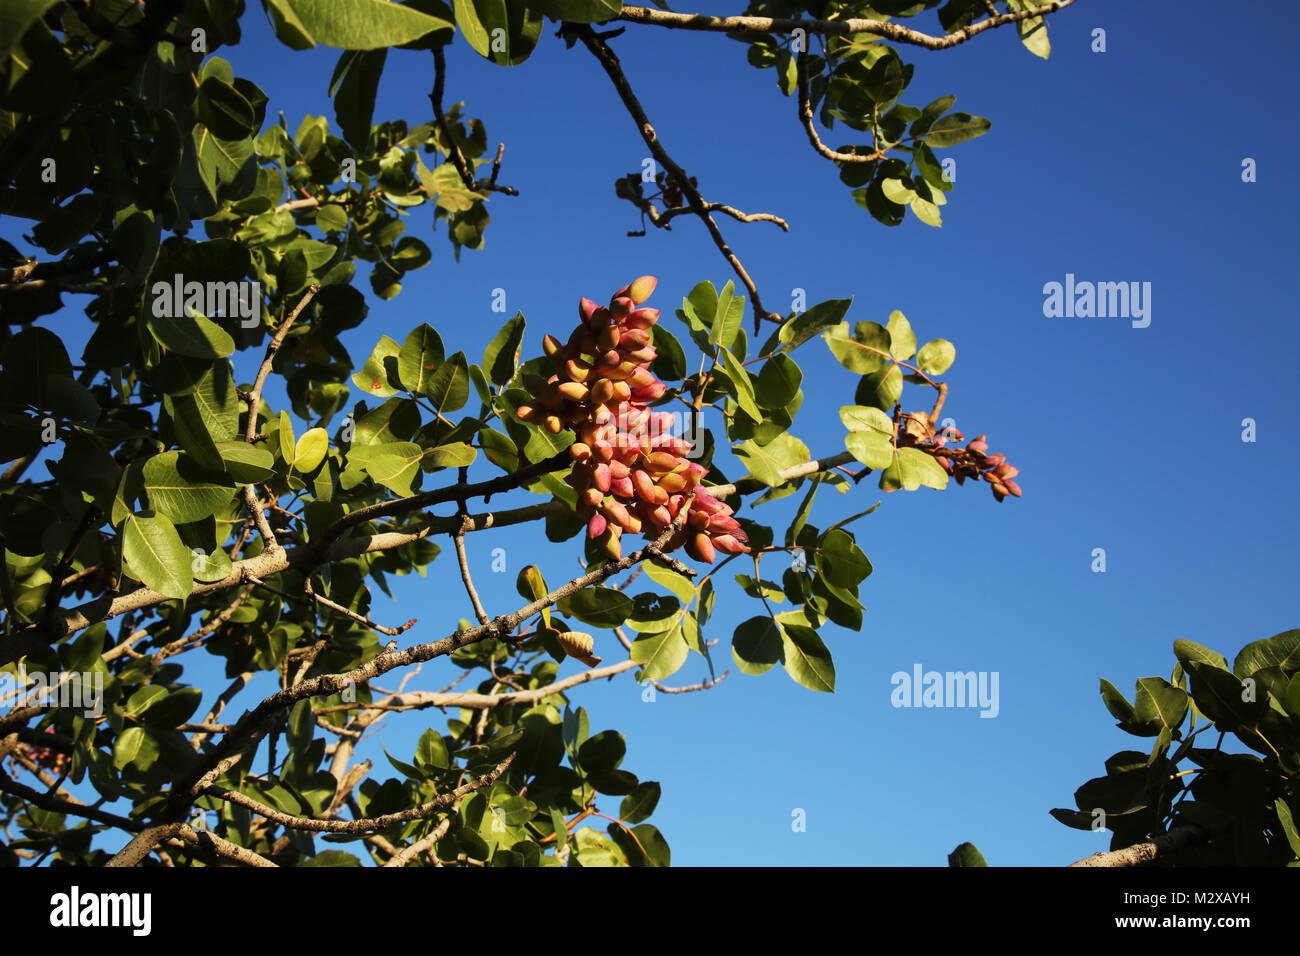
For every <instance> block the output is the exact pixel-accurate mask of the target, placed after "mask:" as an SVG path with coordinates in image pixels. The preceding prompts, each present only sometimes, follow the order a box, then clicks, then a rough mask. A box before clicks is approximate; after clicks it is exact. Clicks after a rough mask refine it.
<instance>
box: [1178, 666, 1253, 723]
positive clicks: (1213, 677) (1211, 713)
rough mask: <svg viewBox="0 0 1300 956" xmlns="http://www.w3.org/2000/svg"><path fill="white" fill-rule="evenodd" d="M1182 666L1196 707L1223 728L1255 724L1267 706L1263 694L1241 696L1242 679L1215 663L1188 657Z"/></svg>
mask: <svg viewBox="0 0 1300 956" xmlns="http://www.w3.org/2000/svg"><path fill="white" fill-rule="evenodd" d="M1185 667H1186V669H1187V676H1188V678H1189V680H1190V682H1191V691H1192V699H1193V700H1195V701H1196V706H1197V708H1198V709H1199V710H1200V711H1201V713H1203V714H1205V716H1206V717H1208V718H1210V720H1212V721H1214V722H1215V723H1216V724H1218V725H1219V726H1220V727H1221V728H1223V729H1225V730H1233V731H1240V730H1250V729H1252V728H1254V727H1255V725H1256V724H1257V723H1258V721H1259V719H1260V717H1261V716H1262V715H1263V713H1264V711H1265V710H1266V709H1267V708H1268V702H1267V699H1266V698H1257V699H1255V700H1252V701H1247V700H1242V697H1243V691H1244V688H1243V687H1242V684H1241V681H1240V680H1239V679H1238V678H1237V677H1235V676H1234V675H1233V674H1231V673H1230V672H1228V671H1226V670H1223V669H1222V668H1219V667H1218V666H1216V665H1214V664H1208V663H1205V662H1200V661H1188V662H1187V663H1186V664H1185Z"/></svg>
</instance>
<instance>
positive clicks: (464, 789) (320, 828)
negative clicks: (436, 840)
mask: <svg viewBox="0 0 1300 956" xmlns="http://www.w3.org/2000/svg"><path fill="white" fill-rule="evenodd" d="M514 759H515V755H514V754H511V755H510V756H508V757H506V759H505V760H503V761H501V762H500V763H499V764H497V765H496V766H495V767H494V768H493V769H492V770H490V771H488V772H487V773H485V774H484V775H483V776H481V777H479V778H477V779H475V780H471V781H470V782H469V783H467V784H464V785H462V786H459V787H457V788H456V789H455V790H449V791H447V792H446V793H443V794H439V795H438V796H436V797H434V798H433V799H432V800H430V801H429V802H428V803H423V804H421V805H420V806H418V807H413V808H411V809H410V810H402V811H401V812H399V813H386V814H384V815H383V816H378V817H362V818H361V819H359V820H314V819H312V818H310V817H295V816H291V815H289V814H287V813H282V812H281V811H279V810H276V809H274V808H272V807H268V806H266V804H264V803H259V802H258V801H256V800H254V799H253V798H252V797H248V796H245V795H244V794H242V793H239V792H238V791H235V790H227V789H226V788H225V787H207V788H206V789H205V790H204V791H203V794H204V795H205V796H209V797H217V798H219V799H221V800H225V801H226V802H228V803H233V804H236V805H237V806H241V807H244V808H245V809H247V810H252V811H253V812H254V813H256V814H258V815H259V816H262V817H265V818H266V819H268V820H270V821H272V822H273V823H278V824H280V825H281V826H284V827H289V828H290V829H294V830H307V831H310V832H313V833H369V832H372V831H374V830H386V829H388V828H389V827H391V826H397V825H398V824H402V823H409V822H411V821H412V820H417V819H419V818H420V817H427V816H428V815H429V814H431V813H437V812H438V811H439V810H445V809H447V808H448V807H450V806H451V805H452V804H453V803H455V802H457V801H458V800H460V799H461V798H462V797H464V796H465V795H467V794H470V793H473V792H474V791H475V790H481V789H483V788H484V787H488V786H491V785H492V784H493V783H495V782H496V780H497V778H498V777H500V776H501V775H502V774H503V773H505V772H506V769H507V768H508V767H509V766H510V764H511V762H512V761H513V760H514Z"/></svg>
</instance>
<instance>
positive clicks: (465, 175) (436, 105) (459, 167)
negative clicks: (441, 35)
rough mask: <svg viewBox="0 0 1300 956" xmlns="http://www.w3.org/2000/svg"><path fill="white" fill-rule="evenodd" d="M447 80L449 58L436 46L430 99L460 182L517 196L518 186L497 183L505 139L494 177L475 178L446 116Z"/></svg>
mask: <svg viewBox="0 0 1300 956" xmlns="http://www.w3.org/2000/svg"><path fill="white" fill-rule="evenodd" d="M446 80H447V59H446V57H445V56H444V55H443V52H442V47H441V46H435V47H434V48H433V92H432V93H430V94H429V101H430V102H431V103H433V115H434V118H435V119H436V120H437V121H438V129H439V131H440V132H441V133H442V138H443V140H444V141H445V142H446V144H447V156H448V158H449V159H450V160H451V162H452V165H454V166H455V167H456V172H458V173H460V178H461V182H463V183H464V184H465V188H466V189H468V190H470V191H471V192H476V193H477V192H496V193H505V194H506V195H507V196H518V195H519V190H518V189H515V188H514V187H513V186H498V185H497V173H498V172H500V171H501V156H502V154H503V153H504V152H505V143H502V144H501V145H500V146H498V147H497V158H496V162H495V163H493V165H492V178H491V179H478V180H476V179H475V178H474V171H473V170H472V169H471V168H470V165H469V161H468V160H466V159H465V154H464V153H462V152H461V151H460V145H459V144H458V143H457V142H456V139H455V137H453V136H452V133H451V124H450V123H448V122H447V116H446V114H445V113H443V111H442V90H443V86H444V84H445V83H446Z"/></svg>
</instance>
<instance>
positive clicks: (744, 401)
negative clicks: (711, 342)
mask: <svg viewBox="0 0 1300 956" xmlns="http://www.w3.org/2000/svg"><path fill="white" fill-rule="evenodd" d="M718 354H719V355H720V356H721V357H722V364H723V367H724V368H725V369H726V372H727V378H729V379H731V383H732V384H733V385H735V386H736V403H737V404H738V405H740V408H741V410H742V411H744V413H745V414H746V415H748V416H749V417H750V418H752V419H754V420H755V421H758V422H761V421H762V420H763V413H762V411H760V410H759V407H758V403H757V402H756V401H755V400H754V383H753V382H751V381H750V379H749V373H748V372H747V371H745V367H744V366H743V365H741V364H740V360H739V359H737V358H736V357H735V356H734V355H732V354H731V352H730V351H729V350H728V349H727V347H726V346H721V347H719V349H718Z"/></svg>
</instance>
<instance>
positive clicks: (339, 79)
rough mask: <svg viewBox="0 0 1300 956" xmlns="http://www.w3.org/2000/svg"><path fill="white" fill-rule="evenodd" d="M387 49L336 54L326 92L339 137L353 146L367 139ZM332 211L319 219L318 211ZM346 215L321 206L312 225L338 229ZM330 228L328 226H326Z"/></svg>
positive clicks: (332, 207) (335, 207)
mask: <svg viewBox="0 0 1300 956" xmlns="http://www.w3.org/2000/svg"><path fill="white" fill-rule="evenodd" d="M387 58H388V50H386V49H382V50H367V51H359V50H345V51H344V52H343V53H341V54H340V55H339V61H338V64H337V65H336V66H335V67H334V76H333V77H332V78H331V80H330V90H329V93H330V95H331V96H333V97H334V118H335V119H337V120H338V124H339V129H341V130H342V131H343V137H344V139H346V140H347V141H348V142H349V143H351V144H352V145H353V146H355V147H357V149H359V150H361V149H365V147H366V144H367V143H368V142H369V141H370V126H371V121H372V120H373V118H374V112H375V94H376V93H378V91H379V78H380V76H381V75H382V74H383V72H384V62H385V60H386V59H387ZM326 210H333V213H330V214H329V215H328V217H327V218H326V220H325V222H324V223H322V221H321V214H322V213H324V212H326ZM340 220H342V221H341V222H340ZM347 223H348V220H347V214H346V213H345V212H344V211H343V210H342V209H341V208H339V207H338V206H322V207H321V209H320V210H319V211H317V213H316V225H318V226H320V227H321V228H322V229H323V230H325V231H327V232H328V231H333V232H342V231H343V230H344V229H345V228H347ZM331 226H332V227H333V228H332V229H330V227H331Z"/></svg>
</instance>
